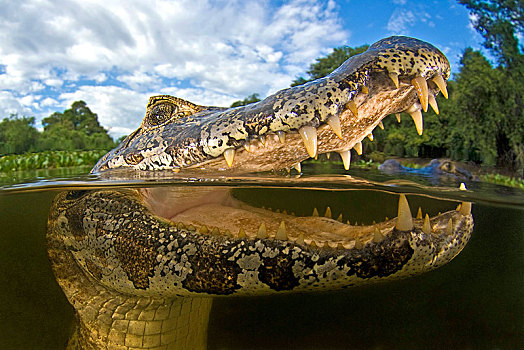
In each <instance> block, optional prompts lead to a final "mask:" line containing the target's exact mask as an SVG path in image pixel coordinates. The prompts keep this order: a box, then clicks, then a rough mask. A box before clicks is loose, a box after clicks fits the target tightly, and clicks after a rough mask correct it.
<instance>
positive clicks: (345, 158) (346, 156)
mask: <svg viewBox="0 0 524 350" xmlns="http://www.w3.org/2000/svg"><path fill="white" fill-rule="evenodd" d="M338 154H340V158H342V163H344V169H346V170H349V163H350V162H351V152H350V151H349V150H348V149H347V150H344V151H338Z"/></svg>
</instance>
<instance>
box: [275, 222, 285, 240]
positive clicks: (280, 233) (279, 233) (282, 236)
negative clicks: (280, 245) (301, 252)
mask: <svg viewBox="0 0 524 350" xmlns="http://www.w3.org/2000/svg"><path fill="white" fill-rule="evenodd" d="M275 239H279V240H281V241H287V233H286V224H285V223H284V221H281V222H280V226H279V227H278V230H277V234H276V235H275Z"/></svg>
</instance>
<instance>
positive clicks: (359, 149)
mask: <svg viewBox="0 0 524 350" xmlns="http://www.w3.org/2000/svg"><path fill="white" fill-rule="evenodd" d="M353 148H354V149H355V151H357V154H358V155H359V156H360V155H362V142H360V141H359V142H357V143H355V145H354V146H353Z"/></svg>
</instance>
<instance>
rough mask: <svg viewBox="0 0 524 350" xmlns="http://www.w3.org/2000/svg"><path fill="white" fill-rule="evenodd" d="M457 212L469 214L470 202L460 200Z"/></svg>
mask: <svg viewBox="0 0 524 350" xmlns="http://www.w3.org/2000/svg"><path fill="white" fill-rule="evenodd" d="M459 212H460V214H462V215H464V216H466V215H469V214H471V202H462V205H461V206H460V211H459Z"/></svg>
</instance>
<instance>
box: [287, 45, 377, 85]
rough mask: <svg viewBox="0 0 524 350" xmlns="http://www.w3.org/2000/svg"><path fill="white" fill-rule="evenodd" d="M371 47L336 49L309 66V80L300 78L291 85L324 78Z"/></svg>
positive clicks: (342, 47)
mask: <svg viewBox="0 0 524 350" xmlns="http://www.w3.org/2000/svg"><path fill="white" fill-rule="evenodd" d="M368 47H369V45H362V46H358V47H355V48H352V47H349V46H340V47H335V48H334V49H333V52H332V53H330V54H329V55H327V56H326V57H321V58H317V59H316V62H315V63H312V64H311V65H310V66H309V70H308V71H307V74H308V76H309V78H308V79H306V78H303V77H298V78H297V79H296V80H295V81H293V82H292V83H291V86H297V85H302V84H304V83H307V82H308V81H311V80H315V79H318V78H322V77H324V76H326V75H328V74H330V73H331V72H332V71H334V70H335V69H337V68H338V67H339V66H340V65H341V64H342V63H344V62H345V61H346V60H347V59H348V58H350V57H351V56H355V55H358V54H360V53H362V52H364V51H366V50H367V49H368Z"/></svg>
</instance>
